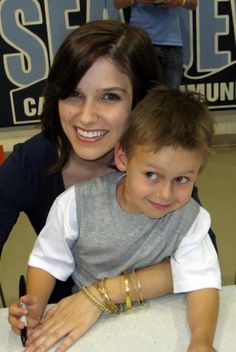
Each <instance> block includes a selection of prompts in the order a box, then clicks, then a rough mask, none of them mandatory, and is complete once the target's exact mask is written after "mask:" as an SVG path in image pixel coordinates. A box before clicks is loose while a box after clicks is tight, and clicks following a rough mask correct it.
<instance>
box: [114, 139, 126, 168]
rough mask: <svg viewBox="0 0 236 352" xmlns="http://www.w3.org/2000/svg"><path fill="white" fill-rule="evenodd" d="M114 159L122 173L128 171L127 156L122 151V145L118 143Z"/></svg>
mask: <svg viewBox="0 0 236 352" xmlns="http://www.w3.org/2000/svg"><path fill="white" fill-rule="evenodd" d="M114 159H115V164H116V167H117V169H119V170H120V171H126V164H127V155H126V153H125V152H124V151H123V150H122V148H121V146H120V143H116V145H115V151H114Z"/></svg>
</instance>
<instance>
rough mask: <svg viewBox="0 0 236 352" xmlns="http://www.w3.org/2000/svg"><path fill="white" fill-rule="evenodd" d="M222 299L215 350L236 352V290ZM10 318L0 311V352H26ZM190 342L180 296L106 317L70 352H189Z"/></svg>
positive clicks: (232, 288) (224, 290) (228, 291)
mask: <svg viewBox="0 0 236 352" xmlns="http://www.w3.org/2000/svg"><path fill="white" fill-rule="evenodd" d="M220 295H221V306H220V316H219V321H218V326H217V331H216V337H215V348H216V349H217V351H218V352H235V351H236V286H224V287H223V288H222V291H221V293H220ZM7 314H8V311H7V309H0V351H1V352H20V351H23V348H22V346H21V343H20V339H19V337H18V336H16V335H15V334H14V333H13V332H12V331H11V330H10V327H9V325H8V322H7ZM188 342H189V329H188V325H187V321H186V305H185V295H182V294H178V295H168V296H166V297H163V298H160V299H157V300H152V301H150V302H149V303H146V304H145V306H143V307H142V308H141V307H140V308H139V307H138V308H137V309H133V310H131V311H130V312H127V313H123V314H120V315H118V316H114V315H109V314H104V315H103V316H102V317H101V318H100V319H99V321H98V322H97V323H96V324H95V325H94V326H93V327H92V329H91V330H90V331H89V332H88V333H87V334H86V335H85V336H83V337H82V338H81V339H80V340H78V341H77V343H76V344H74V345H73V346H72V347H71V348H70V349H69V350H68V351H69V352H146V351H147V352H186V349H187V345H188ZM51 351H54V349H50V352H51Z"/></svg>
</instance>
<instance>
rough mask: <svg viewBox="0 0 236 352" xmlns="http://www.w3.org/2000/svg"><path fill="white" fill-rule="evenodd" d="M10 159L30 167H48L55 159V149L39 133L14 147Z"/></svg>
mask: <svg viewBox="0 0 236 352" xmlns="http://www.w3.org/2000/svg"><path fill="white" fill-rule="evenodd" d="M12 157H14V158H16V159H18V161H19V160H21V162H22V161H23V162H25V163H27V162H28V163H29V164H30V165H32V164H34V162H35V163H37V164H38V166H40V165H42V166H43V167H44V166H45V165H50V164H51V163H53V162H54V161H55V160H56V158H57V150H56V147H55V146H54V145H53V144H52V143H51V141H50V140H49V139H48V138H47V137H46V136H45V135H44V134H43V133H42V132H41V133H38V134H36V135H35V136H33V137H31V138H30V139H28V140H26V141H25V142H23V143H18V144H16V145H15V146H14V148H13V152H12Z"/></svg>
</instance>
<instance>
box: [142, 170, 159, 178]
mask: <svg viewBox="0 0 236 352" xmlns="http://www.w3.org/2000/svg"><path fill="white" fill-rule="evenodd" d="M145 175H146V177H147V178H148V179H150V180H156V179H158V175H157V174H156V173H155V172H152V171H148V172H146V174H145Z"/></svg>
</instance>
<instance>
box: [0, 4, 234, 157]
mask: <svg viewBox="0 0 236 352" xmlns="http://www.w3.org/2000/svg"><path fill="white" fill-rule="evenodd" d="M235 17H236V0H214V1H212V0H199V6H198V8H197V10H196V11H194V12H192V11H187V10H184V9H183V11H182V19H183V22H182V24H183V26H182V27H183V28H182V29H183V37H184V64H185V65H184V81H183V85H185V86H188V87H189V88H190V89H194V90H198V91H200V92H202V93H204V94H205V95H206V96H207V98H208V100H209V102H210V108H211V109H212V111H213V114H214V116H215V119H216V121H217V126H216V135H217V138H216V142H217V143H221V144H234V143H236V141H235V135H236V110H235V109H236V82H235V77H236V24H235V23H236V21H235ZM101 18H102V19H106V18H112V19H116V20H121V21H124V16H123V12H122V11H118V10H116V9H115V8H114V6H113V1H112V0H80V1H79V0H21V1H20V2H19V1H18V0H0V32H1V36H0V53H1V57H2V60H1V61H0V76H1V81H0V90H1V95H0V143H1V144H4V148H5V150H6V151H10V150H11V149H12V145H13V144H15V143H17V142H19V141H24V140H25V139H27V138H29V137H30V136H31V135H33V134H35V133H37V132H38V131H39V128H40V127H39V126H37V123H38V122H39V115H40V113H41V111H42V106H43V98H42V89H43V86H44V84H45V80H46V78H47V75H48V71H49V69H50V66H51V64H52V61H53V57H54V55H55V52H56V50H57V48H58V46H59V44H60V43H61V42H62V40H63V39H64V37H65V36H66V35H67V34H68V33H69V32H70V31H72V30H74V29H75V28H77V27H78V26H79V25H81V24H83V23H85V22H87V21H91V20H96V19H101ZM35 124H36V125H35ZM11 126H13V128H10V127H11Z"/></svg>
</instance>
